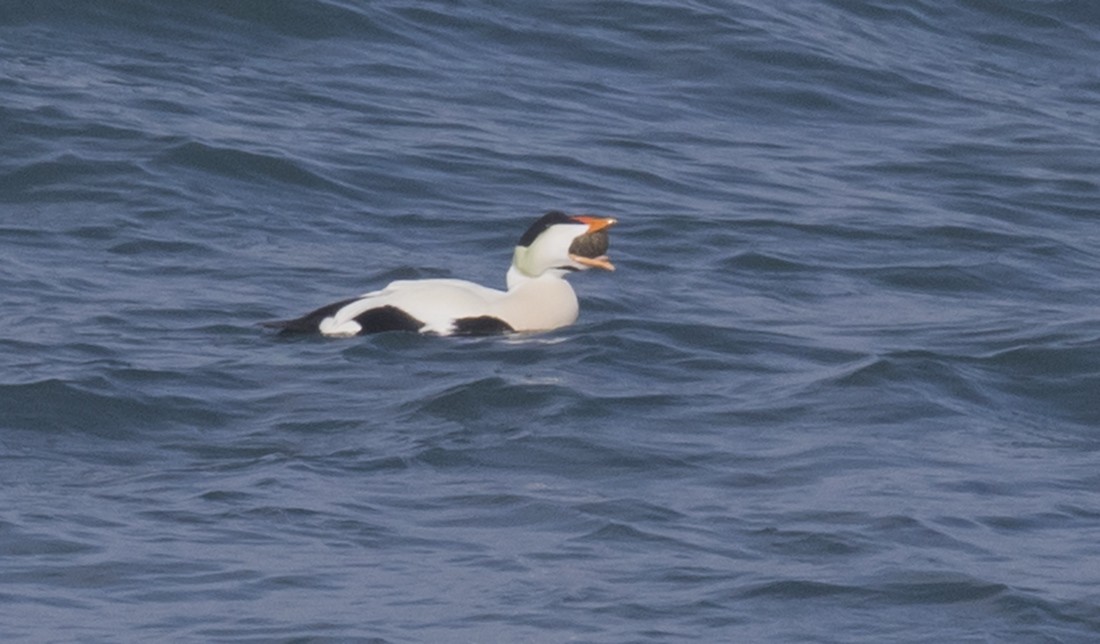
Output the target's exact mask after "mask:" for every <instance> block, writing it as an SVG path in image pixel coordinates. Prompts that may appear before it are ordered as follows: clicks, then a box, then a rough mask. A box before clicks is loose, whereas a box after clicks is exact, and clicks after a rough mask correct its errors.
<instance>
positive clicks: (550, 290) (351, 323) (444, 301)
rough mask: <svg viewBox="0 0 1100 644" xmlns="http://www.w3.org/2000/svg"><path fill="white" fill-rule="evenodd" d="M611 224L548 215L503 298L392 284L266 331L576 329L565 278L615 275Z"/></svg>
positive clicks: (477, 288)
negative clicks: (583, 273)
mask: <svg viewBox="0 0 1100 644" xmlns="http://www.w3.org/2000/svg"><path fill="white" fill-rule="evenodd" d="M615 223H616V221H615V219H612V218H609V217H594V216H589V215H567V214H565V213H563V212H560V211H556V210H555V211H551V212H548V213H546V214H545V215H543V216H542V217H541V218H539V219H538V221H536V222H535V223H534V224H532V225H531V227H530V228H528V229H527V232H525V233H523V236H521V237H520V238H519V243H518V244H517V245H516V248H515V251H514V252H513V253H512V266H511V267H510V268H509V269H508V275H507V285H508V290H506V291H501V290H497V289H493V288H488V287H485V286H481V285H479V284H474V283H473V282H467V281H465V280H458V279H423V280H398V281H395V282H390V284H389V285H387V286H386V287H385V288H383V289H381V290H378V291H371V292H370V293H365V294H363V295H361V296H359V297H355V298H351V299H347V300H342V301H339V302H335V303H333V304H329V305H327V306H322V307H321V308H319V309H317V310H315V311H313V312H311V313H307V314H306V315H304V316H302V317H300V318H296V319H293V320H284V321H277V322H268V323H265V324H264V326H267V327H270V328H275V329H278V330H279V331H280V333H284V334H293V333H320V334H322V335H326V336H355V335H364V334H368V333H379V332H383V331H416V332H418V333H430V334H436V335H491V334H500V333H513V332H517V333H522V332H531V331H549V330H551V329H557V328H559V327H563V326H568V325H570V324H572V323H573V322H575V321H576V319H577V314H578V312H579V307H578V304H577V295H576V294H575V293H574V292H573V288H572V287H571V286H570V285H569V283H568V282H566V281H565V276H566V275H568V274H570V273H573V272H577V271H586V270H588V269H590V268H599V269H602V270H606V271H613V270H615V267H614V266H613V265H612V264H611V262H610V260H609V259H608V257H607V254H606V253H607V248H608V237H607V229H608V228H609V227H610V226H612V225H614V224H615Z"/></svg>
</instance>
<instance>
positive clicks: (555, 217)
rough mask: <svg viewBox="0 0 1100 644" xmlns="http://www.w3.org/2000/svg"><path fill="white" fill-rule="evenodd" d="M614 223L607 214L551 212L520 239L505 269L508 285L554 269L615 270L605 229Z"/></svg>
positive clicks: (554, 271) (560, 270) (557, 271)
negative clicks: (608, 254) (509, 266)
mask: <svg viewBox="0 0 1100 644" xmlns="http://www.w3.org/2000/svg"><path fill="white" fill-rule="evenodd" d="M614 224H615V220H614V219H612V218H610V217H592V216H588V215H567V214H565V213H563V212H559V211H557V210H554V211H551V212H548V213H546V214H545V215H543V216H542V217H540V218H539V220H538V221H536V222H535V223H533V224H531V227H530V228H528V229H527V232H525V233H523V236H522V237H520V238H519V243H518V244H517V245H516V250H515V253H514V254H513V255H512V268H511V269H510V270H509V271H508V284H509V286H512V285H513V283H514V281H515V280H520V279H522V278H528V279H531V278H536V277H539V276H541V275H543V274H545V273H548V272H553V273H558V274H561V275H564V274H565V273H567V272H571V271H586V270H588V269H590V268H600V269H603V270H605V271H613V270H615V266H614V265H612V264H611V262H610V260H608V258H607V247H608V237H607V229H608V228H609V227H611V226H612V225H614Z"/></svg>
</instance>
